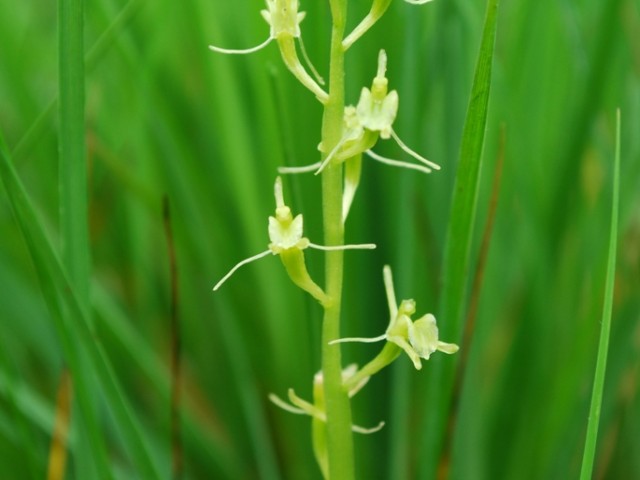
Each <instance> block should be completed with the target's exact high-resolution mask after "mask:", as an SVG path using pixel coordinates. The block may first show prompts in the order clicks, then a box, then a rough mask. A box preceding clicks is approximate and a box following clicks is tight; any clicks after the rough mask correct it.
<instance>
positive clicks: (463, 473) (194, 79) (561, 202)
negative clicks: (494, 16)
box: [0, 0, 640, 479]
mask: <svg viewBox="0 0 640 480" xmlns="http://www.w3.org/2000/svg"><path fill="white" fill-rule="evenodd" d="M369 6H370V3H369V2H368V1H365V0H350V1H349V21H348V24H349V25H350V26H352V27H353V26H355V24H356V23H357V22H358V21H359V20H360V19H361V18H362V16H363V15H364V14H365V13H366V12H367V11H368V8H369ZM262 8H264V5H263V3H262V2H261V1H260V0H247V1H238V2H227V1H220V0H209V1H204V0H194V1H188V2H170V1H166V0H156V1H153V2H151V1H145V0H131V1H129V2H126V1H124V0H94V1H89V2H86V3H85V10H86V12H85V13H86V15H85V45H86V50H87V62H86V73H87V77H86V110H85V111H86V137H85V138H86V144H87V161H88V169H89V192H90V193H89V194H90V199H89V208H90V220H89V227H90V243H91V258H92V285H91V289H92V307H93V317H94V321H95V335H96V337H97V338H99V339H100V340H101V342H102V343H103V345H104V347H105V351H106V352H107V355H108V357H109V359H110V361H111V362H112V364H113V367H114V370H115V374H116V377H117V379H118V381H119V382H120V384H121V385H122V387H123V389H124V391H125V394H126V396H127V398H128V400H129V401H130V402H131V405H132V407H133V415H134V417H135V418H137V419H138V421H139V422H140V424H141V426H142V432H143V438H144V441H145V444H146V445H147V446H148V447H149V448H150V450H151V455H152V459H153V461H154V462H155V464H156V465H157V468H158V470H159V471H160V472H161V473H162V474H163V475H164V476H165V477H166V478H169V477H170V475H171V462H172V459H171V456H172V453H171V451H172V442H171V435H170V394H169V386H170V375H169V371H170V370H169V365H170V352H171V341H172V337H171V329H170V308H171V301H170V297H171V288H170V284H171V278H170V267H169V250H168V247H167V240H166V237H165V234H164V231H163V215H162V199H163V197H165V196H166V197H167V198H168V199H169V203H170V205H171V213H172V217H171V222H172V225H173V232H174V236H175V249H176V256H177V268H178V275H179V276H178V280H179V296H180V298H179V305H178V311H179V321H180V330H181V334H182V339H181V340H182V357H181V360H182V368H183V370H182V371H183V392H182V399H183V404H182V420H183V425H182V432H183V440H184V445H183V450H184V451H183V455H184V474H185V475H184V478H194V479H195V478H212V479H226V478H229V479H240V478H243V479H253V478H292V479H307V478H308V479H313V478H319V477H320V475H319V472H318V470H317V467H316V465H315V462H314V459H313V456H312V453H311V447H310V422H309V419H308V418H307V417H299V416H293V415H291V414H289V413H286V412H284V411H282V410H280V409H278V408H277V407H275V406H274V405H273V404H271V403H270V402H268V400H267V395H268V393H270V392H274V393H276V394H278V395H279V396H281V397H285V395H286V390H287V388H289V387H293V388H295V390H296V392H297V393H298V394H299V395H300V396H302V397H303V398H310V397H311V381H312V376H313V374H314V373H315V372H316V371H317V370H318V369H319V366H320V358H319V347H320V345H319V328H320V318H321V310H320V308H319V307H318V305H317V304H316V303H315V301H313V300H312V299H311V298H310V297H309V296H306V295H305V294H303V293H301V292H300V291H299V290H297V289H296V288H295V287H294V286H293V285H292V284H291V283H290V281H289V280H288V279H287V277H286V275H285V273H284V270H283V269H282V266H281V264H280V262H279V261H278V260H277V259H274V258H271V257H268V258H267V259H263V260H261V261H260V262H257V263H255V264H251V265H250V266H246V267H243V268H242V269H241V270H240V271H238V272H237V273H236V274H235V275H234V276H233V277H232V278H231V279H230V280H229V281H228V283H226V284H225V285H224V286H223V287H222V288H221V290H220V291H218V292H216V293H215V294H213V293H212V292H211V287H212V286H213V285H214V284H215V282H216V281H217V280H219V279H220V278H221V277H222V275H224V273H226V271H227V270H228V269H229V268H230V267H231V266H232V265H234V264H235V263H236V262H237V261H239V260H241V259H242V258H245V257H248V256H250V255H253V254H255V253H258V252H260V251H263V250H264V249H265V248H266V245H267V243H268V237H267V232H266V221H267V216H268V215H271V214H272V212H273V209H274V201H273V193H272V189H273V181H274V178H275V176H276V168H277V167H278V166H281V165H306V164H309V163H313V162H315V161H317V160H318V158H319V157H318V152H317V150H316V146H317V144H318V142H319V140H320V133H319V132H320V121H321V108H320V105H319V104H318V102H317V101H315V99H314V98H313V96H312V95H311V94H309V93H308V92H307V91H306V90H304V89H303V87H301V86H299V85H298V84H297V83H296V81H295V79H294V78H293V77H292V76H291V75H290V74H289V72H287V71H286V69H285V68H284V67H283V65H282V64H281V61H280V56H279V52H278V50H277V47H276V46H275V44H273V45H270V46H269V47H268V48H266V49H264V50H262V51H260V52H258V53H255V54H253V55H250V56H243V57H240V56H224V55H220V54H216V53H213V52H211V51H209V50H208V48H207V45H209V44H215V45H218V46H222V47H227V48H248V47H250V46H253V45H256V44H258V43H259V42H261V41H262V40H264V39H265V38H266V35H267V34H268V26H267V25H266V23H265V22H264V20H263V19H262V18H261V16H260V15H259V13H258V12H259V10H260V9H262ZM300 9H301V10H302V11H306V12H307V17H306V19H305V20H304V22H303V23H302V35H303V38H304V40H305V44H306V47H307V50H308V51H309V55H310V57H311V58H312V59H313V61H314V63H315V65H316V67H317V68H318V69H319V70H320V72H321V73H323V74H325V75H326V73H327V67H328V42H329V28H330V15H329V11H328V2H326V1H322V2H317V1H314V2H312V1H309V0H302V2H301V8H300ZM484 9H485V2H483V1H478V0H437V1H436V2H434V3H432V4H429V5H425V6H412V5H409V4H407V3H405V2H402V1H400V0H395V1H394V2H393V3H392V5H391V7H390V9H389V11H388V13H387V14H386V15H385V17H383V19H382V20H381V21H380V22H379V24H377V25H376V26H375V27H374V28H373V29H372V30H371V31H370V32H369V33H368V34H367V35H366V36H365V37H364V39H363V40H361V41H360V42H358V43H357V44H356V45H355V46H354V47H353V48H352V49H350V50H349V52H348V54H347V64H346V69H347V78H346V82H347V102H348V103H356V102H357V98H358V95H359V91H360V89H361V88H362V86H364V85H368V84H369V83H370V81H371V78H372V77H373V75H374V74H375V69H376V58H377V52H378V50H379V49H380V48H385V49H386V50H387V53H388V55H389V63H388V73H387V76H388V78H389V79H390V87H391V88H395V89H397V90H398V91H399V94H400V110H399V114H398V119H397V121H396V124H395V129H396V131H398V132H399V134H400V136H401V137H402V138H403V139H404V140H405V142H406V143H407V144H409V145H410V146H411V147H413V148H415V149H416V150H417V151H418V152H420V153H421V154H423V155H425V156H426V157H427V158H429V159H431V160H433V161H435V162H437V163H439V164H440V165H442V171H441V172H438V173H433V174H431V175H429V176H425V175H423V174H420V173H417V172H410V171H400V170H398V169H394V168H390V167H387V166H384V165H380V164H378V163H375V162H372V161H369V160H366V159H365V161H364V162H365V163H364V169H363V177H362V182H361V188H360V191H359V193H358V196H357V197H356V200H355V202H354V206H353V208H352V212H351V215H350V218H349V222H348V224H347V241H348V243H364V242H374V243H376V244H378V249H377V250H376V251H375V252H374V253H371V252H352V253H348V254H347V255H346V269H347V271H346V277H345V291H344V295H345V300H344V304H345V305H344V317H343V334H344V335H345V336H376V335H379V334H380V333H382V332H383V331H384V329H385V328H386V325H387V322H388V318H387V307H386V302H385V298H384V292H383V285H382V266H383V265H384V264H386V263H389V264H390V265H391V266H392V268H393V269H394V274H395V280H396V293H397V295H398V297H399V298H414V299H415V300H416V301H417V304H418V312H417V313H418V314H419V315H422V314H424V313H426V312H434V313H436V314H437V312H438V305H437V298H438V292H439V288H440V280H441V277H442V272H441V269H440V266H441V262H442V254H443V244H444V240H445V239H444V237H445V232H446V229H447V224H448V222H449V206H450V200H451V195H452V189H453V181H454V178H455V172H456V163H457V159H458V151H459V145H460V138H461V132H462V126H463V122H464V117H465V112H466V107H467V104H468V101H469V92H470V88H471V81H472V74H473V69H474V64H475V59H476V57H477V52H478V47H479V41H480V34H481V28H482V21H483V16H484ZM0 10H1V11H2V12H3V13H2V15H0V128H1V129H2V131H3V133H4V136H5V138H6V140H7V143H8V145H9V148H10V150H11V151H12V152H13V161H14V165H15V166H16V168H17V170H18V173H19V175H20V178H21V179H22V181H23V182H24V184H25V186H26V189H27V191H28V193H29V194H30V195H31V196H32V198H33V200H34V201H35V205H36V207H37V210H38V212H39V215H40V218H41V219H42V221H43V223H44V225H45V226H46V228H47V232H48V234H49V235H50V238H51V240H52V241H53V243H54V244H55V245H57V244H58V243H59V227H58V222H59V212H58V182H57V180H56V179H57V171H58V141H57V131H58V120H57V115H56V106H55V103H53V102H55V99H56V95H57V91H58V85H57V78H58V77H57V68H58V67H57V45H56V42H57V29H56V22H55V21H54V19H55V17H56V6H55V4H54V2H30V1H26V2H13V3H12V4H9V2H8V1H5V2H4V3H3V5H2V8H1V9H0ZM639 39H640V4H639V3H638V2H637V1H635V0H606V1H605V0H579V1H569V0H557V1H551V0H538V1H533V0H510V1H508V0H503V1H502V4H501V6H500V14H499V20H498V34H497V41H496V51H495V56H494V70H493V82H492V92H491V99H490V110H489V119H488V125H487V135H486V143H485V150H484V163H483V167H482V177H481V180H480V182H481V183H480V196H479V200H478V216H477V219H476V225H475V236H474V238H475V239H476V241H475V243H474V248H473V249H472V257H471V258H472V271H471V272H469V279H470V283H471V278H472V277H473V275H474V272H475V269H476V265H477V259H478V258H479V257H480V256H481V254H482V252H483V250H482V249H481V247H480V240H481V237H482V233H483V230H484V226H485V224H486V222H487V219H488V217H489V214H488V212H489V199H490V196H491V189H492V178H493V176H494V171H495V169H496V165H497V159H498V157H499V156H500V136H501V133H500V132H501V129H504V132H505V133H504V151H503V154H504V170H503V175H502V184H501V185H502V187H501V190H500V197H499V203H498V207H497V210H496V212H495V227H494V230H493V235H492V237H491V243H490V245H489V249H488V250H486V251H485V253H486V254H487V257H486V267H485V270H484V281H483V283H482V285H481V289H480V290H479V296H477V301H478V310H477V315H476V317H475V322H476V323H475V329H474V332H473V337H472V341H471V345H470V347H469V350H468V355H469V357H468V364H467V368H466V370H465V374H464V378H463V383H462V387H461V395H460V398H459V402H458V404H457V406H455V408H454V411H455V413H456V422H455V428H454V431H453V434H452V444H451V449H450V455H449V457H448V460H446V461H444V462H443V463H449V465H450V470H449V473H450V478H454V479H485V478H492V479H496V478H499V479H503V478H504V479H569V478H577V476H578V473H579V469H580V462H581V459H582V451H583V446H584V435H585V430H586V423H587V417H588V406H589V400H590V394H591V385H592V381H593V371H594V367H595V358H596V349H597V341H598V334H599V327H600V319H601V315H602V299H603V295H604V293H603V292H604V273H605V262H606V255H607V241H608V233H609V224H610V208H611V207H610V205H611V191H612V188H611V175H612V165H613V157H614V134H615V109H616V108H617V107H620V108H621V111H622V145H621V151H622V183H621V198H620V202H621V203H620V205H621V211H620V231H619V238H618V260H617V270H616V287H615V296H614V310H613V327H612V336H611V348H610V356H609V363H608V370H607V379H606V384H605V394H604V403H603V410H602V419H601V426H600V435H599V441H598V450H597V456H596V465H595V470H594V478H607V479H631V478H640V442H639V441H638V439H640V396H638V393H637V391H638V379H639V378H640V355H639V353H640V135H638V131H639V130H638V128H639V127H638V125H640V40H639ZM377 151H379V153H383V154H386V155H387V156H392V157H395V158H398V155H399V150H398V149H397V146H395V145H394V144H393V142H383V143H381V144H379V146H378V147H377ZM319 187H320V185H319V181H318V178H317V177H314V176H313V175H300V176H295V177H287V178H285V196H286V198H287V199H288V201H289V204H290V205H291V206H292V208H293V210H294V213H298V212H303V213H304V216H305V227H306V235H307V236H308V237H309V238H310V239H311V240H312V241H315V242H317V243H322V240H321V239H322V229H321V209H320V201H319V198H320V197H319V195H320V188H319ZM0 232H1V235H0V472H3V473H2V476H3V477H5V475H6V477H5V478H42V477H43V476H44V475H45V472H46V470H47V463H48V460H49V448H50V443H51V436H52V430H53V423H54V418H55V405H56V392H57V390H58V386H59V383H60V379H61V375H62V371H63V369H64V367H65V364H66V362H65V358H64V355H63V353H62V351H63V349H62V347H61V344H60V339H59V338H58V336H57V335H56V330H55V329H54V328H53V325H52V322H51V318H50V315H49V313H48V311H47V307H46V304H45V303H44V301H43V299H42V294H41V290H40V286H39V283H38V279H37V277H36V275H35V271H34V268H33V263H32V260H31V258H30V256H29V252H28V250H27V249H26V246H25V243H24V240H23V237H22V235H21V233H20V230H19V228H18V226H17V223H16V222H15V219H14V216H13V214H12V210H11V206H10V203H9V201H8V199H7V196H6V195H5V191H4V187H0ZM307 262H308V264H309V268H310V270H311V272H312V273H313V274H314V276H315V277H316V278H317V279H318V280H321V279H322V254H321V253H320V252H317V251H316V252H314V251H309V253H308V254H307ZM443 340H445V341H451V342H460V339H456V338H443ZM379 348H380V345H378V344H375V345H364V344H348V345H347V346H345V347H344V355H345V361H347V362H358V363H360V364H362V363H363V362H366V361H368V360H369V359H370V358H371V357H372V356H373V355H375V354H376V353H377V352H378V349H379ZM450 358H451V357H446V356H444V355H435V356H434V357H433V359H432V360H430V361H429V362H427V363H426V364H425V367H424V368H423V370H422V371H415V370H414V369H413V367H412V365H411V363H410V362H409V360H408V359H407V358H406V357H405V356H403V357H401V358H400V359H399V360H398V361H397V362H396V363H395V364H394V366H393V367H392V368H390V369H388V370H387V371H385V372H383V373H382V374H380V375H377V376H375V377H374V378H373V379H372V380H371V382H370V383H369V385H368V386H367V387H366V388H365V389H364V390H363V391H362V392H361V393H360V394H359V395H358V397H356V398H355V401H354V421H355V422H356V423H357V424H359V425H364V426H372V425H375V424H377V422H379V421H380V420H385V421H386V422H387V425H386V427H385V428H384V429H383V430H382V431H381V432H379V433H377V434H374V435H370V436H357V437H356V454H357V459H356V460H357V466H358V478H363V479H364V478H367V479H368V478H380V479H383V478H388V479H404V478H432V476H433V475H432V472H433V470H434V468H435V466H434V465H426V464H425V463H426V462H425V458H426V457H427V454H426V452H425V449H426V448H427V444H426V441H425V438H426V432H427V431H428V429H429V423H428V422H426V421H425V418H426V417H427V416H428V415H427V413H428V412H429V408H430V404H429V402H428V401H427V397H428V392H427V386H429V388H431V387H432V385H431V384H429V377H430V369H431V365H432V362H446V361H450ZM94 400H95V404H96V405H97V408H96V410H97V413H98V415H99V419H100V420H99V423H100V426H101V431H102V432H103V434H104V438H105V439H106V440H105V444H106V447H105V448H106V455H107V456H108V459H109V464H110V465H111V467H112V472H111V474H110V476H111V475H112V476H114V477H115V478H142V477H141V476H140V473H139V472H138V471H137V469H136V464H135V461H133V460H132V458H131V455H130V453H131V452H128V451H127V449H126V448H124V446H123V445H124V444H125V443H124V442H123V439H122V436H121V435H122V434H121V433H120V430H119V428H118V421H117V420H116V419H115V418H114V416H113V415H112V413H111V411H110V408H109V405H108V402H107V401H106V400H104V399H103V396H102V395H101V393H100V390H99V389H96V391H95V398H94ZM73 415H74V419H75V418H76V415H77V412H76V411H75V410H74V413H73ZM74 425H76V422H75V421H74ZM80 439H81V436H80V433H79V431H78V430H77V429H75V427H74V428H73V429H72V435H71V439H70V447H69V448H70V461H69V464H68V469H67V478H77V479H80V478H90V477H91V476H92V475H94V474H97V475H100V474H98V473H97V472H95V471H94V472H91V468H89V469H88V470H86V468H87V467H86V462H87V460H86V458H85V457H84V455H85V454H87V451H91V447H89V449H88V450H87V448H88V447H87V445H85V444H83V442H82V441H80ZM83 458H84V462H85V465H83ZM101 476H104V473H102V474H101Z"/></svg>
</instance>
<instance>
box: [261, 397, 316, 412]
mask: <svg viewBox="0 0 640 480" xmlns="http://www.w3.org/2000/svg"><path fill="white" fill-rule="evenodd" d="M269 400H271V402H273V403H274V404H276V405H277V406H278V407H280V408H281V409H283V410H286V411H287V412H289V413H294V414H296V415H309V414H308V413H307V412H306V411H304V410H303V409H301V408H296V407H294V406H292V405H289V404H288V403H287V402H285V401H284V400H282V399H281V398H280V397H278V396H277V395H276V394H275V393H270V394H269Z"/></svg>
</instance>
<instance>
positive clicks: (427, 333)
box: [331, 265, 458, 374]
mask: <svg viewBox="0 0 640 480" xmlns="http://www.w3.org/2000/svg"><path fill="white" fill-rule="evenodd" d="M383 275H384V284H385V290H386V294H387V301H388V303H389V316H390V320H389V326H388V327H387V331H386V332H385V333H383V334H382V335H380V336H378V337H374V338H360V337H354V338H341V339H338V340H334V341H332V342H331V344H335V343H341V342H366V343H371V342H380V341H382V340H386V341H387V342H390V343H393V344H395V345H396V346H397V347H400V348H401V349H402V350H404V351H405V353H406V354H407V355H409V358H410V359H411V361H412V362H413V365H414V366H415V367H416V369H417V370H420V369H421V368H422V363H421V362H420V359H421V358H422V359H424V360H429V358H430V357H431V354H432V353H434V352H436V351H440V352H443V353H448V354H452V353H456V352H457V351H458V345H455V344H453V343H445V342H442V341H440V339H439V338H438V327H437V325H436V318H435V317H434V316H433V315H432V314H430V313H427V314H426V315H423V316H422V317H420V318H419V319H418V320H415V321H412V320H411V316H412V315H413V314H415V313H416V302H415V301H414V300H412V299H409V300H403V301H402V302H401V303H400V305H399V306H398V305H397V303H396V296H395V292H394V289H393V278H392V276H391V268H390V267H389V266H388V265H385V267H384V269H383ZM398 352H399V350H398V351H389V350H388V349H387V351H385V352H384V355H382V356H379V361H378V364H375V363H374V362H376V359H374V360H373V361H372V362H371V364H373V365H372V366H371V367H369V365H367V366H365V369H367V368H369V369H371V372H370V374H373V373H374V371H378V370H380V369H381V368H383V367H385V366H386V365H388V364H389V363H391V362H392V361H393V360H395V358H396V357H397V355H398V354H399V353H398ZM377 358H378V357H377ZM363 370H364V369H363Z"/></svg>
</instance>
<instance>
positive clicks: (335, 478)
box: [322, 0, 355, 480]
mask: <svg viewBox="0 0 640 480" xmlns="http://www.w3.org/2000/svg"><path fill="white" fill-rule="evenodd" d="M330 4H331V15H332V18H333V26H332V31H331V59H330V75H329V100H328V101H327V103H326V104H325V107H324V114H323V118H322V144H323V145H324V147H325V148H324V151H325V152H330V151H331V150H333V148H334V147H335V145H337V143H338V142H339V141H340V137H341V136H342V122H343V115H344V49H343V47H342V38H343V36H344V28H345V18H346V15H347V2H346V0H331V1H330ZM326 155H327V154H326V153H325V154H324V155H323V156H326ZM342 181H343V173H342V165H341V164H338V165H335V164H329V165H328V166H327V168H325V169H324V171H323V172H322V210H323V212H322V214H323V225H324V241H325V245H343V244H344V226H343V223H342ZM325 277H326V288H325V292H326V293H327V295H328V296H329V297H330V298H331V302H330V303H329V304H328V305H327V306H326V307H325V311H324V320H323V324H322V373H323V384H324V397H325V401H326V412H327V427H326V428H327V451H328V457H329V478H330V479H332V480H348V479H353V478H354V475H355V469H354V461H353V439H352V434H351V405H350V403H349V398H348V396H347V393H346V390H345V389H343V388H342V360H341V354H340V346H339V345H329V342H330V341H331V340H335V339H337V338H339V337H340V307H341V301H342V280H343V252H342V251H329V252H326V256H325Z"/></svg>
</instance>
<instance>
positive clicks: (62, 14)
mask: <svg viewBox="0 0 640 480" xmlns="http://www.w3.org/2000/svg"><path fill="white" fill-rule="evenodd" d="M58 15H59V18H58V22H59V24H58V33H59V44H58V48H59V52H58V56H59V59H58V61H59V64H58V67H59V78H58V95H59V98H60V103H59V109H58V112H59V121H60V134H59V145H60V164H59V189H60V230H61V236H62V260H63V262H64V263H65V266H66V269H67V273H68V274H69V279H70V280H71V282H72V283H73V284H74V291H75V293H76V296H77V298H78V301H79V302H80V305H81V307H82V308H83V309H84V310H85V311H87V310H88V304H89V263H90V262H89V232H88V226H87V217H88V202H87V162H86V158H85V140H84V137H85V128H84V79H85V77H84V41H83V33H84V31H83V15H84V6H83V1H82V0H60V1H59V3H58Z"/></svg>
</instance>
